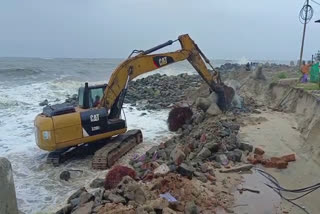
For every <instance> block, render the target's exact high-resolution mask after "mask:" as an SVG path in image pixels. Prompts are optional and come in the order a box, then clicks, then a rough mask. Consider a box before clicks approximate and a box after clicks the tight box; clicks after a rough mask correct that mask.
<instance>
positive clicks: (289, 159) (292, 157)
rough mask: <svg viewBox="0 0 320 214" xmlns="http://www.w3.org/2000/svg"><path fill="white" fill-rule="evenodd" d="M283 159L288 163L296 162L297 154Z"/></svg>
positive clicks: (285, 156)
mask: <svg viewBox="0 0 320 214" xmlns="http://www.w3.org/2000/svg"><path fill="white" fill-rule="evenodd" d="M281 159H282V160H284V161H286V162H291V161H296V155H295V154H290V155H284V156H282V157H281Z"/></svg>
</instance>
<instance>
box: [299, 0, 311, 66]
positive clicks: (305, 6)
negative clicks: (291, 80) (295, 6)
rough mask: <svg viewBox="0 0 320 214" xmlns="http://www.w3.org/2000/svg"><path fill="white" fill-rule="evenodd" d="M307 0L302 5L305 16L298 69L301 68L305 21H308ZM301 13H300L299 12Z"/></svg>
mask: <svg viewBox="0 0 320 214" xmlns="http://www.w3.org/2000/svg"><path fill="white" fill-rule="evenodd" d="M309 7H310V5H309V0H307V4H306V5H304V6H303V8H302V11H305V17H304V18H303V20H304V26H303V34H302V43H301V50H300V61H299V69H300V68H301V63H302V56H303V47H304V38H305V35H306V28H307V23H308V10H309ZM300 15H301V13H300Z"/></svg>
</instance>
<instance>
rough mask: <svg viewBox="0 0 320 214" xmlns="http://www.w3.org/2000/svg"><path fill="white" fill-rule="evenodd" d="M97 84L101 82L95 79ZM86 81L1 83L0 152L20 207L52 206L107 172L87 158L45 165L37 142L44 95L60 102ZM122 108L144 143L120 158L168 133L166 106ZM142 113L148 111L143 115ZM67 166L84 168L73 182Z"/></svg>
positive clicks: (29, 209)
mask: <svg viewBox="0 0 320 214" xmlns="http://www.w3.org/2000/svg"><path fill="white" fill-rule="evenodd" d="M98 83H102V82H95V83H92V84H98ZM82 84H83V83H82V82H78V81H71V80H68V81H63V82H61V81H50V82H44V83H34V84H29V85H21V86H12V87H10V88H8V87H2V86H0V93H1V94H2V96H1V97H0V156H5V157H7V158H8V159H9V160H10V161H11V163H12V166H13V171H14V179H15V186H16V192H17V198H18V205H19V209H21V210H22V211H23V212H25V213H34V212H37V211H40V210H48V209H50V208H53V207H55V205H56V204H58V203H61V202H63V201H64V200H65V198H66V196H68V195H70V194H71V193H72V192H73V191H75V190H76V189H77V188H80V187H81V186H84V185H85V184H87V183H88V182H89V181H90V180H92V178H94V177H96V176H97V175H99V174H101V173H105V172H97V171H94V170H92V169H91V166H90V159H89V158H86V159H80V160H74V161H71V162H68V163H66V164H62V165H61V166H59V167H52V166H51V165H47V164H46V163H45V160H46V154H47V152H45V151H42V150H40V149H39V148H38V147H37V146H36V144H35V138H34V132H33V120H34V118H35V116H36V115H37V114H38V113H39V112H41V111H42V107H40V106H39V103H40V102H42V101H43V100H44V99H48V101H49V102H50V103H51V104H54V103H57V102H62V101H64V99H65V98H66V97H65V96H66V94H70V95H72V94H74V93H77V88H78V87H79V86H81V85H82ZM57 99H58V100H57ZM124 111H125V115H126V118H127V123H128V124H127V125H128V128H129V129H130V128H140V129H142V131H143V135H144V143H143V144H141V145H139V146H138V151H132V152H130V153H129V154H127V155H126V156H125V157H124V158H122V159H121V160H120V161H119V163H127V162H128V160H129V159H130V157H131V156H132V155H133V154H134V153H135V152H137V153H139V154H141V153H142V152H145V150H146V149H148V148H150V146H152V145H154V144H158V143H160V142H161V140H163V138H164V137H166V136H168V132H167V126H166V116H167V111H158V112H152V113H151V112H148V111H138V110H136V109H135V108H129V107H128V106H125V108H124ZM143 112H145V113H147V114H146V115H144V116H141V113H143ZM66 169H77V170H82V173H79V172H78V173H72V174H71V181H69V182H65V181H61V180H60V179H59V174H60V173H61V172H62V171H63V170H66ZM35 196H36V197H35Z"/></svg>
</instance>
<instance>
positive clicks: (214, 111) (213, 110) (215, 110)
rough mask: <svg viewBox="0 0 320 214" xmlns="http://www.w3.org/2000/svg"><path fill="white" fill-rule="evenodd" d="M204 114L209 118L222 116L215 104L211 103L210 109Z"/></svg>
mask: <svg viewBox="0 0 320 214" xmlns="http://www.w3.org/2000/svg"><path fill="white" fill-rule="evenodd" d="M206 113H207V114H208V115H211V116H217V115H219V114H222V111H221V110H220V108H219V107H218V105H217V104H215V103H212V104H211V105H210V107H209V108H208V109H207V111H206Z"/></svg>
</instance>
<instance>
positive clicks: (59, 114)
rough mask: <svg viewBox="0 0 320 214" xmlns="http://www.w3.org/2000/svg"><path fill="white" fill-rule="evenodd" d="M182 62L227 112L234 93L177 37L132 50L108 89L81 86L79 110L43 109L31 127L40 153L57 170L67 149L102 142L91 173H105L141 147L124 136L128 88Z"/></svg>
mask: <svg viewBox="0 0 320 214" xmlns="http://www.w3.org/2000/svg"><path fill="white" fill-rule="evenodd" d="M176 41H179V42H180V45H181V49H180V50H178V51H175V52H169V53H160V54H151V53H152V52H155V51H157V50H159V49H161V48H164V47H166V46H169V45H172V44H173V43H174V42H176ZM134 54H135V56H133V55H134ZM183 60H188V61H189V62H190V63H191V65H192V66H193V67H194V68H195V70H196V71H197V72H198V73H199V74H200V76H201V77H202V78H203V79H204V81H205V82H206V83H207V84H208V85H209V86H210V89H211V90H212V91H214V92H215V93H217V95H218V105H219V107H220V108H221V109H222V110H226V109H227V108H228V105H229V103H230V102H231V99H232V96H233V95H234V92H232V91H233V89H231V88H229V87H227V86H225V85H224V84H223V83H222V82H221V79H220V75H219V72H217V71H214V72H212V71H210V70H208V68H207V67H206V64H205V63H207V64H208V65H209V66H210V67H211V68H212V70H214V68H213V66H212V65H211V64H210V61H209V59H208V58H207V57H206V56H205V55H204V54H203V53H202V51H201V50H200V49H199V48H198V46H197V44H196V43H195V42H194V41H193V40H192V39H191V38H190V37H189V35H188V34H185V35H181V36H179V37H178V39H177V40H175V41H172V40H169V41H168V42H165V43H163V44H161V45H158V46H156V47H153V48H151V49H149V50H145V51H138V50H134V51H133V52H132V53H131V54H130V56H129V58H128V59H126V60H125V61H124V62H122V63H121V64H120V65H119V66H118V67H117V68H116V69H115V71H114V72H113V73H112V75H111V77H110V79H109V82H108V84H103V85H94V86H89V85H88V83H85V86H84V87H81V88H79V91H78V102H79V105H78V106H77V107H73V106H68V105H63V104H57V105H52V106H47V107H45V108H44V109H43V112H42V113H41V114H39V115H37V116H36V118H35V122H34V124H35V130H36V142H37V145H38V146H39V147H40V148H41V149H43V150H46V151H52V152H51V153H49V155H48V158H47V160H48V162H51V163H53V164H54V165H58V164H59V163H60V161H61V154H62V153H64V152H65V151H66V150H67V149H69V148H71V147H76V146H79V145H84V144H87V143H92V142H99V141H101V140H102V141H105V142H107V143H104V144H103V146H102V147H101V148H99V149H98V150H97V151H95V153H94V157H93V160H92V167H93V168H95V169H105V168H107V167H110V166H112V165H113V164H114V162H115V161H116V160H117V159H119V158H120V157H121V156H123V155H124V154H125V153H127V152H128V151H129V150H130V149H132V148H133V147H134V146H136V145H137V144H138V143H140V142H142V133H141V131H140V130H130V131H127V126H126V121H125V120H124V119H122V118H121V110H122V106H123V102H124V98H125V95H126V92H127V88H128V83H129V82H130V81H131V80H133V79H134V78H135V77H137V76H139V75H141V74H144V73H147V72H150V71H153V70H156V69H158V68H161V67H164V66H167V65H169V64H172V63H175V62H179V61H183ZM226 91H228V92H229V93H225V92H226ZM230 91H231V92H230Z"/></svg>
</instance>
